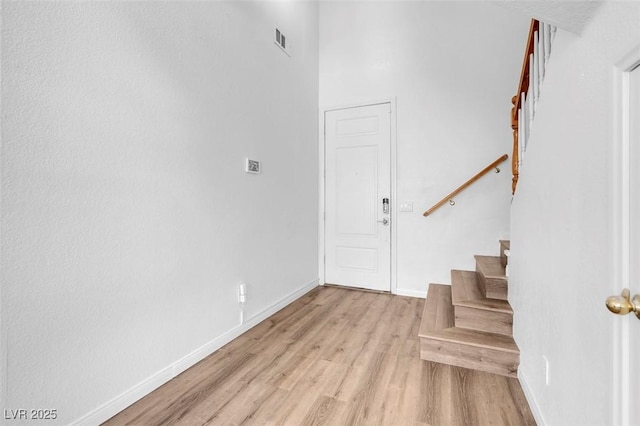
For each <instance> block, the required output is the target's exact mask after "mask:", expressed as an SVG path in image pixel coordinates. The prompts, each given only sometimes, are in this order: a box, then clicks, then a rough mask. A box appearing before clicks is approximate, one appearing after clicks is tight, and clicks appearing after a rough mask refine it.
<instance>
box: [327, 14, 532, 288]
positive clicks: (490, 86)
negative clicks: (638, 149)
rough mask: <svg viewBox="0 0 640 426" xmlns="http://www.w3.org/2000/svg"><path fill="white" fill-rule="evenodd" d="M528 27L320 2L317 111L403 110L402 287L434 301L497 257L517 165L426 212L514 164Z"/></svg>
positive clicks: (516, 20) (516, 18) (519, 18)
mask: <svg viewBox="0 0 640 426" xmlns="http://www.w3.org/2000/svg"><path fill="white" fill-rule="evenodd" d="M528 28H529V18H527V17H525V16H523V15H520V14H518V13H517V12H514V11H510V10H507V9H504V8H501V7H497V6H495V5H492V4H489V3H486V2H481V3H480V2H478V3H476V2H462V1H456V2H322V3H321V5H320V106H321V109H322V108H331V107H335V106H342V105H350V104H357V103H364V102H368V101H372V100H373V101H375V100H380V99H388V98H397V153H398V160H397V170H398V172H397V197H396V200H394V201H395V202H396V203H399V202H403V201H412V202H413V208H414V211H413V213H399V215H398V217H397V219H396V220H397V224H398V233H397V245H398V249H397V259H398V261H397V286H398V292H399V293H401V294H411V295H421V296H423V297H424V295H426V289H427V285H428V283H429V282H443V283H448V282H450V278H449V273H450V272H449V271H450V269H452V268H459V269H473V268H474V267H475V266H474V259H473V255H474V254H490V255H491V254H493V255H496V254H498V248H499V245H498V240H499V239H501V238H505V237H508V236H509V203H510V200H511V175H510V162H505V163H503V164H502V166H501V168H502V173H500V174H498V175H496V174H495V173H491V174H489V175H487V176H485V177H484V178H483V179H482V180H480V181H479V182H477V183H476V184H475V185H474V186H472V187H471V188H470V189H468V190H467V191H466V192H464V193H463V194H461V195H459V196H458V197H457V198H456V200H455V201H456V203H457V204H456V206H455V207H453V208H451V207H449V205H446V206H444V207H443V208H442V209H441V210H438V211H437V212H436V213H434V214H432V215H431V216H429V217H428V218H424V217H423V216H422V212H424V211H425V210H427V209H428V208H430V207H431V205H433V204H434V203H436V202H437V201H439V200H440V199H441V198H442V197H444V196H445V195H447V194H448V193H449V192H450V191H452V190H453V189H455V188H456V187H457V186H459V185H461V184H462V183H463V182H465V181H466V180H467V179H468V178H470V177H471V176H473V175H474V174H475V173H476V172H478V171H480V170H481V169H482V168H484V167H485V166H486V165H487V164H489V163H491V162H492V161H493V160H495V159H496V158H498V157H499V156H500V155H502V154H505V153H510V152H511V144H512V139H511V128H510V125H511V124H510V121H509V111H510V108H511V103H510V100H511V96H513V94H514V92H515V90H516V88H517V82H518V78H519V75H520V65H521V63H522V55H523V50H524V44H525V42H526V35H527V31H528Z"/></svg>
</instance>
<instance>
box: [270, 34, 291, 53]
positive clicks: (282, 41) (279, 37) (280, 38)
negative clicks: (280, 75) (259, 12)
mask: <svg viewBox="0 0 640 426" xmlns="http://www.w3.org/2000/svg"><path fill="white" fill-rule="evenodd" d="M273 42H274V43H275V44H276V45H277V46H278V47H279V48H280V49H282V51H283V52H284V53H286V54H287V55H288V56H291V53H289V49H288V44H287V43H288V40H287V37H286V36H285V35H284V34H283V33H282V31H280V30H279V29H278V28H276V31H275V34H274V39H273Z"/></svg>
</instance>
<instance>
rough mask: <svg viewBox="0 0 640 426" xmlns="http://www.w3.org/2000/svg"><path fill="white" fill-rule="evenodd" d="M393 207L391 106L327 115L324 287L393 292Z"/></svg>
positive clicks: (372, 106) (369, 106)
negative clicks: (328, 285) (332, 286)
mask: <svg viewBox="0 0 640 426" xmlns="http://www.w3.org/2000/svg"><path fill="white" fill-rule="evenodd" d="M385 200H387V201H388V202H387V203H384V201H385ZM392 201H393V200H391V105H390V104H389V103H383V104H378V105H368V106H362V107H356V108H345V109H339V110H333V111H327V112H326V113H325V282H326V283H328V284H338V285H344V286H350V287H359V288H366V289H371V290H382V291H390V290H391V220H392V217H391V202H392Z"/></svg>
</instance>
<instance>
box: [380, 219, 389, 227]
mask: <svg viewBox="0 0 640 426" xmlns="http://www.w3.org/2000/svg"><path fill="white" fill-rule="evenodd" d="M378 223H381V224H383V225H384V226H389V219H387V218H386V217H383V218H382V220H379V221H378Z"/></svg>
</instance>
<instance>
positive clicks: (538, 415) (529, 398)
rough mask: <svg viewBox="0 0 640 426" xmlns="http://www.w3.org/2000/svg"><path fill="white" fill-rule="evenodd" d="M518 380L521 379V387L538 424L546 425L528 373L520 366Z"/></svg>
mask: <svg viewBox="0 0 640 426" xmlns="http://www.w3.org/2000/svg"><path fill="white" fill-rule="evenodd" d="M518 380H519V381H520V387H521V388H522V392H524V396H525V398H526V399H527V402H528V403H529V408H530V409H531V414H533V418H534V419H535V420H536V423H537V425H538V426H545V425H546V424H547V423H546V422H545V421H544V417H543V416H542V412H541V411H540V407H539V406H538V401H537V400H536V397H535V396H534V395H533V392H532V391H531V388H530V387H529V383H528V382H527V379H526V375H525V374H524V372H523V371H522V369H520V368H519V369H518Z"/></svg>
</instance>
